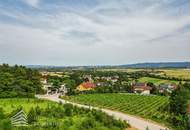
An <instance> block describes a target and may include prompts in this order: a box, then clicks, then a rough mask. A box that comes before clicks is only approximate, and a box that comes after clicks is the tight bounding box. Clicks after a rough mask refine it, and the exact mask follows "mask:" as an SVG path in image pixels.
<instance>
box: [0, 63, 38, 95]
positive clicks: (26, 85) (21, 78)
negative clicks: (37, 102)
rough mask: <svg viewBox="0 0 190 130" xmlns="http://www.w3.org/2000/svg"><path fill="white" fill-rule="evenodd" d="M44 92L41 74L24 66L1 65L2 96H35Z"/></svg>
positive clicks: (0, 86)
mask: <svg viewBox="0 0 190 130" xmlns="http://www.w3.org/2000/svg"><path fill="white" fill-rule="evenodd" d="M40 92H42V89H41V83H40V74H39V72H38V71H37V70H32V69H28V68H25V67H23V66H17V65H15V66H13V67H11V66H9V65H7V64H3V65H0V97H1V98H12V97H34V94H35V93H40Z"/></svg>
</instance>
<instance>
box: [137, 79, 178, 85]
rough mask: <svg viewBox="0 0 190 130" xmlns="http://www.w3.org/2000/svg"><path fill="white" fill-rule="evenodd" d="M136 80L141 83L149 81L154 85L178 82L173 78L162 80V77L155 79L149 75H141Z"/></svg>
mask: <svg viewBox="0 0 190 130" xmlns="http://www.w3.org/2000/svg"><path fill="white" fill-rule="evenodd" d="M138 82H142V83H147V82H151V83H154V84H155V85H159V84H162V83H166V84H169V83H175V84H178V83H179V82H178V81H175V80H164V79H157V78H151V77H142V78H140V79H138Z"/></svg>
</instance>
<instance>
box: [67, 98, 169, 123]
mask: <svg viewBox="0 0 190 130" xmlns="http://www.w3.org/2000/svg"><path fill="white" fill-rule="evenodd" d="M63 98H64V99H66V100H70V101H72V102H78V103H82V104H86V105H93V106H98V107H104V108H108V109H112V110H117V111H121V112H124V113H128V114H132V115H137V116H140V117H144V118H149V119H153V120H156V121H164V120H166V119H167V118H168V116H169V115H168V113H166V112H164V111H162V109H163V108H164V107H165V106H166V105H167V104H168V98H167V97H164V96H143V95H134V94H83V95H79V96H69V97H63Z"/></svg>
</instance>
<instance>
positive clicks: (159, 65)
mask: <svg viewBox="0 0 190 130" xmlns="http://www.w3.org/2000/svg"><path fill="white" fill-rule="evenodd" d="M27 67H28V68H40V69H56V68H57V69H61V68H64V69H66V68H75V69H89V68H190V62H157V63H137V64H125V65H98V66H47V65H28V66H27Z"/></svg>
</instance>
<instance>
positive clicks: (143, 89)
mask: <svg viewBox="0 0 190 130" xmlns="http://www.w3.org/2000/svg"><path fill="white" fill-rule="evenodd" d="M151 89H152V88H151V87H149V86H148V85H147V84H146V83H136V84H135V85H133V91H134V93H140V94H145V95H146V94H147V95H148V94H150V90H151Z"/></svg>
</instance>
